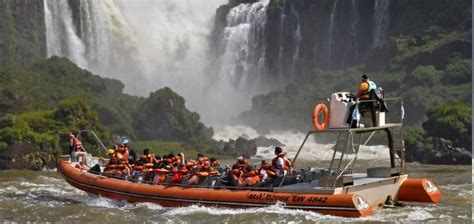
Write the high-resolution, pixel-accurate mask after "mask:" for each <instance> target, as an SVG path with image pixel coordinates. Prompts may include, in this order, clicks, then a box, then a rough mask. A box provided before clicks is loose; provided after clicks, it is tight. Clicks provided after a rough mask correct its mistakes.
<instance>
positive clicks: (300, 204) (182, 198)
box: [58, 160, 373, 217]
mask: <svg viewBox="0 0 474 224" xmlns="http://www.w3.org/2000/svg"><path fill="white" fill-rule="evenodd" d="M58 172H60V173H61V174H62V175H63V177H64V179H65V180H66V181H67V182H68V183H69V184H71V185H72V186H74V187H76V188H78V189H80V190H83V191H85V192H87V193H91V194H94V195H100V196H103V197H107V198H111V199H115V200H125V201H128V202H132V203H134V202H152V203H157V204H160V205H162V206H165V207H180V206H189V205H195V204H199V205H203V206H225V207H239V208H242V207H266V206H270V205H273V204H277V203H280V204H281V205H282V206H284V207H285V208H291V209H303V210H311V211H316V212H318V213H322V214H329V215H336V216H344V217H361V216H370V215H372V214H373V210H372V208H371V207H370V206H369V205H368V203H367V202H366V200H365V199H364V198H363V197H362V196H359V195H357V194H335V195H324V194H296V193H276V192H267V191H250V190H228V189H210V188H190V187H178V186H171V187H168V186H162V185H150V184H140V183H133V182H129V181H124V180H119V179H114V178H108V177H104V176H100V175H95V174H91V173H88V172H86V171H84V170H80V169H78V168H75V167H73V166H72V165H71V163H70V162H69V161H64V160H62V161H59V164H58Z"/></svg>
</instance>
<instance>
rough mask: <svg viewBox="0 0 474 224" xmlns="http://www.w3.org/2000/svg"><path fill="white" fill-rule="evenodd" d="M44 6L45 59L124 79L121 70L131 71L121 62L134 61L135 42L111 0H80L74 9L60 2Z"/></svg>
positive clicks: (46, 2) (48, 1)
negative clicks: (54, 58) (64, 60)
mask: <svg viewBox="0 0 474 224" xmlns="http://www.w3.org/2000/svg"><path fill="white" fill-rule="evenodd" d="M44 5H45V7H44V10H45V26H46V31H47V32H46V39H47V52H48V57H50V56H53V55H57V56H61V57H67V58H69V59H70V60H72V61H73V62H75V63H76V64H78V65H79V66H80V67H83V68H86V69H89V70H91V71H93V72H96V73H100V74H103V75H106V76H107V75H108V76H111V77H114V78H119V79H123V78H125V77H126V76H125V75H124V74H122V73H121V72H120V71H130V70H131V69H129V68H130V66H128V65H127V64H123V62H126V61H128V63H131V61H136V60H135V59H136V58H134V57H133V56H134V55H135V51H134V48H133V46H134V45H135V43H136V41H135V40H134V36H133V35H132V33H131V31H130V29H129V28H128V26H127V24H126V22H125V20H124V19H123V17H122V16H121V15H120V12H119V11H118V9H117V7H116V6H115V3H114V2H113V1H112V0H102V1H94V0H79V1H78V4H77V7H78V8H77V9H73V8H72V7H71V5H69V3H68V1H63V0H44ZM73 10H74V11H73ZM74 13H77V14H79V16H78V19H79V21H74V18H75V17H74V15H73V14H74ZM124 57H125V58H124Z"/></svg>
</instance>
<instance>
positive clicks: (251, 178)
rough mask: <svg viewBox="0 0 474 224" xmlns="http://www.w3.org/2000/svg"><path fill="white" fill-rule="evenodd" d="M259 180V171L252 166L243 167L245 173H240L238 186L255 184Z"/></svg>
mask: <svg viewBox="0 0 474 224" xmlns="http://www.w3.org/2000/svg"><path fill="white" fill-rule="evenodd" d="M259 181H260V175H259V171H258V170H256V169H254V168H253V167H252V166H247V167H246V168H245V173H243V174H242V176H241V178H240V181H239V187H246V186H255V185H256V184H257V183H258V182H259Z"/></svg>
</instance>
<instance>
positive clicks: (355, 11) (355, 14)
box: [351, 0, 359, 58]
mask: <svg viewBox="0 0 474 224" xmlns="http://www.w3.org/2000/svg"><path fill="white" fill-rule="evenodd" d="M357 2H358V1H356V0H352V2H351V3H352V12H351V18H352V19H351V20H352V24H351V36H352V42H353V49H354V51H355V52H354V54H355V57H356V58H359V47H358V39H357V38H358V30H359V7H358V6H357Z"/></svg>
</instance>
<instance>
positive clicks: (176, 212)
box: [0, 164, 473, 223]
mask: <svg viewBox="0 0 474 224" xmlns="http://www.w3.org/2000/svg"><path fill="white" fill-rule="evenodd" d="M408 170H409V171H410V173H409V174H410V176H411V177H427V178H429V179H431V180H432V181H433V182H435V183H436V184H438V186H440V188H441V191H442V199H441V202H440V203H438V204H432V205H431V204H416V203H414V204H405V206H403V207H397V208H393V209H384V210H377V211H376V214H375V215H374V216H372V217H366V218H356V219H350V218H341V217H334V216H329V215H321V214H318V213H315V212H308V211H301V210H290V209H284V208H282V207H280V206H270V207H267V208H247V209H230V208H218V209H217V208H207V207H202V206H197V205H195V206H189V207H178V208H164V207H161V206H159V205H156V204H151V203H136V204H132V203H127V202H121V201H113V200H109V199H106V198H101V197H97V196H92V195H88V194H86V193H84V192H82V191H80V190H77V189H75V188H73V187H72V186H70V185H69V184H67V183H66V182H65V181H64V180H63V179H62V178H61V177H60V175H59V174H58V173H57V172H54V171H37V172H35V171H23V170H21V171H20V170H14V171H1V172H0V218H1V219H0V220H1V221H3V222H5V221H16V222H24V221H40V222H44V221H48V222H64V223H70V222H98V223H124V222H150V221H152V222H160V223H163V222H169V223H174V222H178V223H222V222H232V223H233V222H235V223H241V222H247V223H249V222H250V223H253V222H258V223H263V222H285V223H287V222H296V223H311V222H318V221H320V222H365V223H367V222H370V223H372V222H375V223H378V222H417V221H432V222H435V223H447V222H452V223H468V222H471V220H472V217H471V211H472V208H473V207H472V205H471V202H472V184H471V183H472V182H471V177H472V176H471V166H434V165H418V164H409V165H408Z"/></svg>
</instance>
